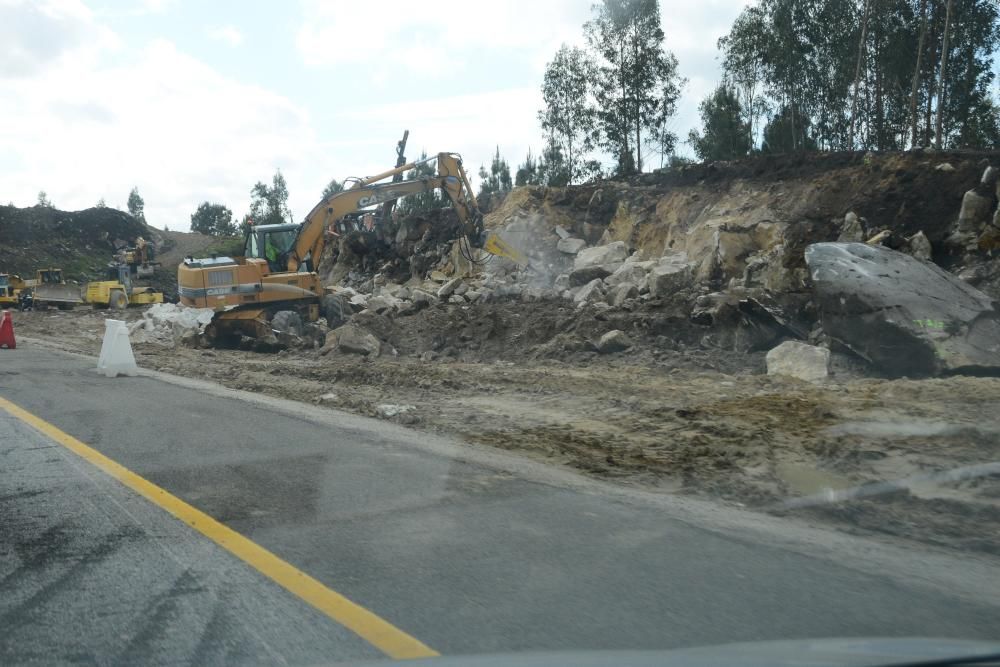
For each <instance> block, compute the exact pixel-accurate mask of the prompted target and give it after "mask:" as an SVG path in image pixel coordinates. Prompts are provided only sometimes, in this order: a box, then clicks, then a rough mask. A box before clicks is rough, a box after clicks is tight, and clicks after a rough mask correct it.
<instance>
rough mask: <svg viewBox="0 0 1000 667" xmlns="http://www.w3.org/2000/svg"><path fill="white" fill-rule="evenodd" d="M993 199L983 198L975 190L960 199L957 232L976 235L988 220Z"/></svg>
mask: <svg viewBox="0 0 1000 667" xmlns="http://www.w3.org/2000/svg"><path fill="white" fill-rule="evenodd" d="M992 208H993V199H992V198H990V197H984V196H983V195H981V194H979V193H978V192H976V191H975V190H969V191H968V192H966V193H965V196H964V197H962V208H961V210H960V211H959V212H958V231H959V232H960V233H967V234H978V233H979V232H981V231H982V229H983V227H984V226H986V223H987V222H988V221H989V219H990V213H991V209H992Z"/></svg>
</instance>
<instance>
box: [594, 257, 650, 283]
mask: <svg viewBox="0 0 1000 667" xmlns="http://www.w3.org/2000/svg"><path fill="white" fill-rule="evenodd" d="M654 265H655V263H654V262H631V263H630V262H626V263H625V264H622V265H621V266H620V267H618V270H617V271H615V272H614V273H612V274H611V275H610V276H608V277H607V278H605V279H604V282H605V283H606V284H607V285H608V286H609V287H617V286H618V285H621V284H623V283H631V284H633V285H635V286H636V288H638V289H641V288H642V287H643V286H645V285H646V274H647V273H648V272H649V270H650V269H652V268H653V266H654Z"/></svg>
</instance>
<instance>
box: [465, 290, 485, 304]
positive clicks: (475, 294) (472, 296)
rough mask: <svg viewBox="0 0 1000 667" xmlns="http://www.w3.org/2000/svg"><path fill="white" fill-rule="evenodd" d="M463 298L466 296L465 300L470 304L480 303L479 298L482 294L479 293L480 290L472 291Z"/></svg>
mask: <svg viewBox="0 0 1000 667" xmlns="http://www.w3.org/2000/svg"><path fill="white" fill-rule="evenodd" d="M462 296H464V297H465V299H466V301H468V302H469V303H475V302H476V301H479V297H481V296H482V292H479V291H478V290H474V289H470V290H469V291H468V292H466V293H465V294H463V295H462Z"/></svg>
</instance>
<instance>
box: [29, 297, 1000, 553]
mask: <svg viewBox="0 0 1000 667" xmlns="http://www.w3.org/2000/svg"><path fill="white" fill-rule="evenodd" d="M470 308H471V307H466V309H463V308H462V307H458V306H453V305H444V304H442V305H438V306H433V307H431V308H428V309H426V310H424V311H421V312H420V313H418V314H417V315H414V316H410V317H399V318H397V319H395V320H392V319H388V318H387V319H386V321H384V322H381V323H379V322H367V323H366V326H368V327H369V328H371V329H374V328H376V327H377V326H382V327H384V331H383V332H382V334H380V336H381V337H383V339H384V340H389V341H391V344H392V346H393V348H394V352H393V350H389V351H387V352H386V353H385V354H384V355H383V356H382V357H380V358H378V359H371V360H370V359H366V358H363V357H359V356H355V355H344V354H340V353H337V352H333V353H331V354H327V355H320V354H319V352H318V350H316V349H301V350H287V351H283V352H281V353H278V354H273V353H272V354H264V353H255V352H248V351H241V350H222V349H192V348H188V347H170V346H165V345H162V344H157V343H139V342H137V343H135V344H134V348H135V351H136V357H137V359H138V361H139V364H140V366H143V367H145V368H150V369H156V370H160V371H165V372H169V373H174V374H177V375H183V376H187V377H196V378H203V379H207V380H212V381H215V382H218V383H220V384H222V385H225V386H228V387H232V388H236V389H242V390H248V391H255V392H261V393H265V394H269V395H273V396H278V397H282V398H289V399H294V400H299V401H303V402H309V403H317V404H320V405H326V406H329V407H332V408H337V409H342V410H348V411H351V412H356V413H359V414H364V415H370V416H375V417H381V418H389V419H393V420H395V421H400V422H402V423H405V424H408V425H410V426H412V427H414V428H418V429H423V430H428V431H434V432H439V433H443V434H447V435H451V436H455V437H458V438H461V439H463V440H465V441H467V442H470V443H475V444H480V445H487V446H491V447H499V448H502V449H507V450H515V451H518V452H521V453H524V454H526V455H529V456H532V457H534V458H537V459H541V460H543V461H546V462H550V463H553V464H557V465H563V466H569V467H572V468H575V469H578V470H580V471H582V472H583V473H584V474H588V475H593V476H597V477H601V478H605V479H613V480H617V481H618V482H620V483H623V484H633V485H641V486H643V487H646V488H651V489H656V490H659V491H662V492H667V493H691V494H697V495H700V496H706V497H711V498H716V499H722V500H724V501H727V502H733V503H738V504H741V505H744V506H748V507H752V508H757V509H761V510H764V511H769V512H774V513H781V514H790V515H794V516H798V517H800V518H804V519H806V520H810V521H814V522H817V523H823V524H831V523H832V524H833V525H836V526H838V527H839V528H841V529H844V530H847V531H851V532H859V533H865V534H882V535H893V536H896V537H900V538H904V539H906V540H916V541H919V542H921V543H924V544H934V545H939V546H943V547H948V548H958V549H962V550H971V551H978V552H986V553H991V554H994V555H1000V473H998V472H996V468H995V467H994V468H992V471H993V474H984V470H983V468H982V466H984V465H985V464H990V463H992V462H994V461H997V460H1000V413H998V412H997V406H998V405H1000V378H976V377H951V378H941V379H930V380H907V379H898V380H881V379H871V378H866V377H862V376H859V375H858V374H857V373H854V372H852V371H850V369H845V368H841V369H840V372H838V373H835V374H834V376H833V377H832V378H831V379H830V380H829V381H827V382H825V383H823V384H818V385H814V384H809V383H805V382H801V381H797V380H791V379H783V378H777V377H769V376H767V375H766V374H764V360H763V353H751V354H737V353H735V352H728V351H725V350H721V349H718V348H715V347H713V345H712V339H711V337H710V336H708V337H700V338H699V337H698V336H697V335H696V334H697V332H695V331H684V330H683V327H680V325H678V326H679V327H680V329H681V330H680V333H679V334H678V335H674V336H666V335H663V334H662V333H659V328H665V327H667V326H668V324H669V318H667V319H666V320H663V321H659V320H657V318H656V317H654V315H653V314H645V315H644V314H642V313H640V314H637V315H635V316H634V317H633V319H637V320H638V321H643V318H645V321H646V325H645V328H644V329H642V327H639V328H637V330H635V331H632V332H630V333H632V335H633V336H634V339H635V341H636V345H635V348H634V349H633V350H631V351H627V352H622V353H618V354H615V355H608V356H601V355H598V354H596V353H595V352H593V351H592V349H591V348H590V346H589V344H588V341H589V340H591V339H592V338H593V337H595V336H597V335H599V334H600V333H602V332H603V331H607V330H609V329H611V328H614V327H615V326H617V325H619V324H620V323H616V322H609V321H606V320H601V319H596V318H594V317H586V318H581V317H574V316H573V314H572V312H569V313H567V312H566V311H560V309H559V307H558V305H557V304H553V303H545V302H542V303H520V302H518V303H513V302H512V303H507V304H493V305H491V308H493V309H494V316H492V317H483V316H482V315H481V314H477V313H475V312H470V310H469V309H470ZM105 316H106V313H103V312H100V311H91V310H86V309H79V310H75V311H71V312H60V311H47V312H29V313H15V326H16V329H17V333H18V335H20V336H24V337H31V338H33V339H38V340H42V341H45V342H46V343H47V344H51V345H55V346H58V347H60V348H63V349H66V350H70V351H73V352H80V353H84V354H92V355H95V356H96V355H97V353H98V351H99V349H100V341H101V336H102V333H103V318H104V317H105ZM126 317H127V319H130V320H131V319H137V318H139V317H140V313H139V312H136V311H129V313H128V314H127V316H126ZM657 322H659V324H657ZM519 323H520V324H519ZM584 323H587V324H586V325H584ZM639 329H642V330H639ZM643 331H644V332H645V333H643ZM501 341H503V344H501ZM504 350H506V351H507V352H506V353H505V352H504ZM400 406H404V407H403V408H402V410H400ZM977 466H979V467H978V468H977ZM958 468H963V469H962V470H959V471H958V472H955V470H956V469H958ZM986 472H990V470H989V469H987V470H986ZM942 474H950V475H951V476H952V477H960V478H961V479H957V480H955V479H952V480H951V481H948V480H942V479H935V476H937V477H940V476H941V475H942ZM869 494H870V495H869Z"/></svg>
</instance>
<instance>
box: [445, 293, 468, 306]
mask: <svg viewBox="0 0 1000 667" xmlns="http://www.w3.org/2000/svg"><path fill="white" fill-rule="evenodd" d="M448 303H450V304H453V305H456V306H464V305H465V304H466V303H468V301H466V300H465V297H464V296H462V295H461V294H452V295H451V296H450V297H448Z"/></svg>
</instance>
